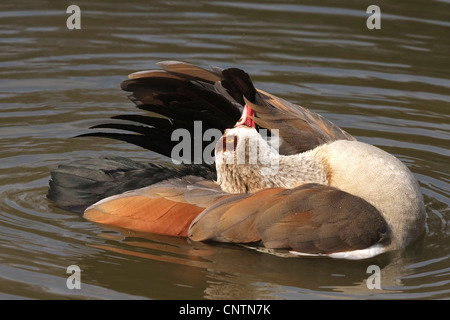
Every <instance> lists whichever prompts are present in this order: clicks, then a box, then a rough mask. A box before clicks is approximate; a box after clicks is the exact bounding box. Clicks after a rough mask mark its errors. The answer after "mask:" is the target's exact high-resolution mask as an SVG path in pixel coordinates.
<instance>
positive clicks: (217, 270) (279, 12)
mask: <svg viewBox="0 0 450 320" xmlns="http://www.w3.org/2000/svg"><path fill="white" fill-rule="evenodd" d="M151 3H152V4H151V5H147V4H141V3H139V2H137V1H127V2H116V1H113V2H100V1H98V2H96V1H78V3H77V4H78V5H79V6H80V8H81V30H68V29H67V27H66V19H67V18H68V16H69V14H67V13H66V8H67V4H65V3H63V2H60V1H37V2H34V1H15V2H14V3H13V4H5V3H3V2H2V4H0V43H1V48H2V49H1V50H0V146H1V153H0V298H6V299H9V298H37V299H55V298H56V299H66V298H67V299H72V298H75V299H90V298H94V299H108V298H112V299H117V298H120V299H127V298H131V299H135V298H144V299H228V298H231V299H304V298H306V299H310V298H332V299H341V298H345V299H346V298H356V299H366V298H369V299H372V298H375V299H378V298H380V299H414V298H424V299H439V298H449V297H450V263H449V252H450V231H449V226H448V221H449V219H450V210H449V203H450V200H449V197H450V172H449V163H450V161H449V160H450V154H449V146H450V143H449V141H450V77H449V75H450V60H449V52H450V42H449V40H448V35H449V31H450V4H449V2H448V1H443V0H442V1H416V2H414V5H411V4H409V2H407V1H395V3H394V1H389V2H387V1H383V2H382V3H380V4H379V6H380V8H381V29H380V30H369V29H368V28H367V27H366V20H367V18H368V17H369V14H367V13H366V9H367V7H368V6H369V5H370V4H372V3H369V2H367V1H340V2H339V4H337V3H336V2H335V1H321V2H320V4H319V3H318V2H317V1H302V4H298V2H294V1H292V2H289V1H285V2H281V3H280V2H277V3H276V4H274V3H271V2H262V3H259V4H256V3H254V2H239V1H177V0H175V1H152V2H151ZM167 59H171V60H172V59H175V60H184V61H187V62H191V63H194V64H199V65H201V66H205V67H207V66H208V65H216V66H219V67H229V66H239V67H242V68H244V69H245V70H247V71H248V72H249V73H250V74H251V76H252V79H253V81H254V82H255V83H256V85H257V86H258V87H259V88H261V89H263V90H266V91H269V92H271V93H273V94H276V95H278V96H281V97H283V98H285V99H288V100H290V101H292V102H294V103H298V104H301V105H303V106H306V107H309V108H310V109H312V110H313V111H315V112H318V113H320V114H322V115H323V116H325V117H327V118H328V119H329V120H331V121H333V122H334V123H336V124H337V125H339V126H340V127H342V128H344V129H345V130H346V131H348V132H350V133H351V134H353V135H354V136H356V137H357V138H358V139H359V140H361V141H364V142H368V143H371V144H374V145H376V146H378V147H380V148H382V149H384V150H386V151H388V152H390V153H392V154H394V155H396V156H397V157H398V158H399V159H401V160H402V161H403V162H404V163H405V164H406V165H407V166H408V167H409V168H410V169H411V171H412V172H413V173H414V174H415V176H416V177H417V179H418V181H419V183H420V186H421V188H422V191H423V194H424V197H425V204H426V209H427V214H428V217H427V230H426V233H425V235H424V236H423V237H422V239H420V241H418V242H417V243H415V244H414V245H413V246H411V247H410V248H408V249H406V250H403V251H401V252H396V253H394V254H389V255H382V256H381V257H378V258H376V259H371V260H368V261H339V260H331V259H305V258H295V259H292V258H291V259H288V258H282V257H278V256H274V255H269V254H265V253H261V252H256V251H252V250H249V249H247V248H244V247H239V246H232V245H222V244H220V245H217V244H205V243H193V242H190V241H186V240H183V239H176V238H170V237H163V236H155V235H141V234H135V233H131V232H126V231H123V230H112V229H108V228H106V227H102V226H99V225H96V224H93V223H91V222H88V221H85V220H84V219H83V218H82V217H80V216H78V215H75V214H72V213H69V212H65V211H62V210H59V209H57V208H55V207H54V206H53V205H52V203H51V202H49V201H48V200H47V199H46V197H45V195H46V192H47V186H48V180H49V173H50V171H51V170H52V169H53V168H55V167H56V166H57V165H58V164H61V163H69V162H71V161H73V160H75V159H90V158H97V157H100V156H104V155H112V154H114V155H121V156H126V157H130V158H133V159H137V160H143V159H146V160H147V159H149V158H152V157H154V156H155V155H154V154H149V153H148V152H146V151H144V150H141V149H139V148H138V147H134V146H131V145H127V144H125V143H120V142H113V141H110V140H101V139H71V137H72V136H75V135H77V134H81V133H85V132H86V129H87V128H88V127H89V126H91V125H94V124H97V123H98V122H99V121H101V120H103V119H105V118H107V117H110V116H112V115H115V114H120V113H125V112H129V111H130V110H133V105H132V103H131V102H129V101H128V99H127V97H126V93H124V92H122V91H121V90H120V88H119V84H120V82H121V81H122V80H123V79H125V77H126V75H127V74H129V73H131V72H134V71H138V70H142V69H149V68H153V67H154V63H155V62H157V61H160V60H167ZM373 264H375V265H378V266H380V268H381V289H373V290H370V289H369V288H368V287H367V285H366V284H367V278H368V277H369V276H370V274H368V273H367V267H368V266H369V265H373ZM69 265H78V266H79V267H80V268H81V270H82V271H81V289H80V290H76V289H74V290H69V289H68V288H67V286H66V280H67V277H68V276H69V275H68V274H67V273H66V270H67V267H68V266H69Z"/></svg>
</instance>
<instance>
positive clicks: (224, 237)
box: [189, 184, 388, 254]
mask: <svg viewBox="0 0 450 320" xmlns="http://www.w3.org/2000/svg"><path fill="white" fill-rule="evenodd" d="M387 232H388V229H387V224H386V222H385V221H384V219H383V218H382V217H381V215H380V213H379V212H378V211H377V210H376V209H375V208H374V207H373V206H372V205H370V204H369V203H367V202H366V201H365V200H363V199H361V198H359V197H356V196H353V195H351V194H348V193H346V192H343V191H341V190H338V189H335V188H332V187H328V186H323V185H318V184H306V185H302V186H300V187H297V188H294V189H281V188H280V189H268V190H263V191H260V192H258V193H256V194H252V195H249V194H240V195H229V196H227V197H224V198H222V199H221V200H220V201H218V202H216V203H215V204H214V205H213V206H212V207H211V208H208V209H206V210H205V211H204V212H203V213H202V214H200V215H199V216H198V217H197V218H196V219H195V220H194V221H193V223H192V226H191V228H190V230H189V236H190V237H191V238H192V239H193V240H202V241H203V240H214V241H222V242H241V243H244V242H255V241H259V240H261V241H262V242H263V244H264V246H265V247H267V248H284V249H291V250H295V251H298V252H302V253H310V254H318V253H323V254H329V253H333V252H342V251H351V250H357V249H364V248H367V247H369V246H371V245H373V244H375V243H377V242H380V241H383V240H384V239H385V235H386V233H387Z"/></svg>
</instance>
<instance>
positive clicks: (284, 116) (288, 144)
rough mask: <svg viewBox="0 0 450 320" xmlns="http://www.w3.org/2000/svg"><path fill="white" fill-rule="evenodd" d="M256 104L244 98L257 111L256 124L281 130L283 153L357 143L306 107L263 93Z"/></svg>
mask: <svg viewBox="0 0 450 320" xmlns="http://www.w3.org/2000/svg"><path fill="white" fill-rule="evenodd" d="M257 92H258V94H257V98H256V102H255V103H252V102H250V101H248V100H247V99H245V102H246V104H247V105H248V106H249V107H250V108H252V109H253V110H254V111H255V112H256V117H255V118H254V120H255V122H256V124H258V125H259V126H261V127H264V128H267V129H270V130H273V129H277V130H279V135H280V138H282V142H283V143H284V144H283V145H282V146H281V149H280V153H281V154H296V153H300V152H304V151H307V150H311V149H314V148H315V147H317V146H319V145H321V144H324V143H328V142H331V141H335V140H356V139H355V138H354V137H353V136H351V135H350V134H348V133H347V132H345V131H344V130H342V129H341V128H339V127H338V126H336V125H335V124H333V123H332V122H330V121H328V120H327V119H325V118H323V117H322V116H320V115H319V114H317V113H315V112H312V111H310V110H308V109H306V108H303V107H301V106H298V105H295V104H293V103H290V102H288V101H286V100H283V99H281V98H279V97H276V96H274V95H272V94H270V93H267V92H264V91H262V90H257Z"/></svg>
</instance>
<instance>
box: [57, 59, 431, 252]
mask: <svg viewBox="0 0 450 320" xmlns="http://www.w3.org/2000/svg"><path fill="white" fill-rule="evenodd" d="M159 65H160V66H161V67H162V70H149V71H141V72H136V73H133V74H131V75H130V76H129V79H128V80H125V81H124V82H123V83H122V89H124V90H125V91H128V92H131V93H132V94H131V96H130V99H131V100H132V101H133V102H134V103H135V104H136V105H137V107H138V108H139V109H142V110H145V111H149V113H148V114H147V115H140V114H132V115H120V116H115V117H113V118H114V119H117V120H121V122H111V123H106V124H101V125H97V126H95V127H93V128H94V129H119V130H122V131H121V132H108V131H107V130H106V131H100V132H92V133H88V134H85V135H84V136H97V137H106V138H113V139H119V140H122V141H126V142H130V143H133V144H136V145H138V146H141V147H144V148H146V149H149V150H151V151H154V152H156V153H158V154H160V155H163V156H166V157H171V158H172V160H176V161H175V162H176V163H177V165H170V164H168V165H156V164H152V163H148V164H142V163H137V162H135V161H132V160H129V159H123V158H118V157H112V158H109V159H102V160H93V161H92V162H89V161H82V162H77V163H73V164H70V165H62V166H60V167H59V168H58V169H56V170H54V171H53V172H52V179H51V181H50V189H49V194H48V197H49V198H50V199H52V200H54V201H55V202H56V203H57V204H58V205H59V206H61V207H64V208H67V209H69V210H72V211H76V212H81V213H83V215H84V217H86V219H89V220H92V221H95V222H98V223H102V224H106V225H111V226H117V227H122V228H128V229H132V230H137V231H142V232H152V233H159V234H166V235H173V236H181V237H189V238H191V239H192V240H195V241H207V240H210V241H219V242H230V243H259V244H260V245H262V246H264V247H266V248H273V249H287V250H290V251H291V252H292V253H294V254H298V255H327V256H330V257H335V258H347V259H363V258H369V257H372V256H375V255H378V254H380V253H383V252H386V251H389V250H396V249H400V248H404V247H406V246H407V245H408V244H410V243H411V242H412V241H414V240H415V239H416V238H418V237H419V235H420V234H421V233H422V232H423V230H424V225H425V208H424V203H423V197H422V194H421V192H420V188H419V186H418V184H417V182H416V180H415V179H414V177H413V175H412V173H411V172H410V171H409V170H408V168H407V167H406V166H405V165H404V164H402V163H401V162H400V161H399V160H398V159H396V158H395V157H394V156H392V155H390V154H388V153H386V152H384V151H382V150H381V149H379V148H376V147H374V146H371V145H368V144H365V143H362V142H359V141H357V140H356V139H355V138H354V137H353V136H351V135H350V134H348V133H347V132H345V131H344V130H342V129H340V128H339V127H337V126H336V125H334V124H332V123H331V122H329V121H327V120H326V119H324V118H322V117H321V116H320V115H318V114H316V113H314V112H311V111H310V110H308V109H306V108H303V107H300V106H297V105H294V104H292V103H289V102H287V101H285V100H283V99H281V98H278V97H276V96H274V95H271V94H269V93H267V92H264V91H262V90H259V89H256V88H255V87H254V86H253V84H252V82H251V80H250V77H249V76H248V74H247V73H245V72H244V71H242V70H240V69H236V68H230V69H224V70H221V69H218V68H212V69H211V71H209V70H206V69H203V68H200V67H197V66H194V65H191V64H188V63H183V62H178V61H164V62H161V63H159ZM124 120H125V121H124ZM199 124H201V126H200V127H199ZM177 129H180V130H185V131H183V132H187V133H189V134H191V135H192V136H193V137H194V138H193V139H191V140H190V141H180V140H177V139H174V137H173V133H174V132H175V131H176V130H177ZM208 130H209V131H208ZM211 130H216V131H215V132H218V133H219V134H218V135H217V136H216V140H214V139H213V136H214V135H208V134H207V133H208V132H209V133H211V132H212V131H211ZM124 131H127V132H124ZM207 136H208V137H209V139H205V137H207ZM198 137H200V138H203V139H199V138H198ZM180 143H184V144H183V146H186V150H190V151H192V150H200V152H178V153H175V155H176V156H177V157H178V158H177V159H174V150H175V149H177V150H178V151H179V147H180ZM211 144H212V146H213V148H210V149H208V148H209V147H210V146H211ZM186 150H184V151H186ZM205 150H209V153H208V152H204V151H205ZM209 155H212V156H213V158H212V160H215V161H214V162H215V164H214V163H213V161H210V160H211V159H209V157H208V156H209Z"/></svg>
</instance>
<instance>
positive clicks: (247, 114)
mask: <svg viewBox="0 0 450 320" xmlns="http://www.w3.org/2000/svg"><path fill="white" fill-rule="evenodd" d="M254 116H255V111H253V110H252V109H251V108H250V107H249V106H247V105H245V106H244V110H243V111H242V116H241V119H239V121H238V122H236V124H235V125H234V127H238V126H247V127H250V128H256V124H255V121H253V119H252V118H251V117H254Z"/></svg>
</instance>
